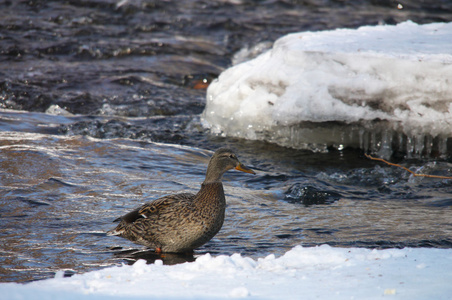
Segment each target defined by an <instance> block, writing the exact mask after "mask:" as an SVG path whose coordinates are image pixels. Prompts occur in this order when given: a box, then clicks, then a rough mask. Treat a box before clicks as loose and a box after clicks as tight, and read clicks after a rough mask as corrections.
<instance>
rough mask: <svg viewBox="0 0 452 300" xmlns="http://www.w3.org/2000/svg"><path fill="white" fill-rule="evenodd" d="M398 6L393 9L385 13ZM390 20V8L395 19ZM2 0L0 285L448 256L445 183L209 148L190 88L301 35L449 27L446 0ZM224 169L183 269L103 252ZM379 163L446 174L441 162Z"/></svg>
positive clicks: (286, 151) (176, 259)
mask: <svg viewBox="0 0 452 300" xmlns="http://www.w3.org/2000/svg"><path fill="white" fill-rule="evenodd" d="M399 4H400V3H399ZM400 5H402V4H400ZM400 5H398V3H397V2H394V1H381V2H379V1H347V2H343V1H188V0H186V1H106V0H104V1H100V0H99V1H70V2H62V1H3V2H2V3H0V74H1V77H0V109H1V110H0V153H1V155H0V166H1V169H0V236H1V239H0V245H1V246H0V262H1V263H0V281H16V282H24V281H29V280H37V279H43V278H49V277H52V276H54V274H55V272H56V271H58V270H65V273H66V274H67V276H70V275H71V274H74V273H76V272H85V271H89V270H95V269H99V268H102V267H105V266H111V265H117V264H120V263H123V262H125V263H131V262H133V261H135V260H136V259H138V258H144V259H147V260H148V261H149V262H150V263H151V262H153V261H154V260H155V259H157V258H158V259H163V260H164V262H165V263H168V264H174V263H180V262H184V261H191V260H193V259H195V258H196V255H198V254H202V253H206V252H210V253H212V254H213V255H220V254H228V255H230V254H232V253H241V254H242V255H246V256H250V257H253V258H257V257H263V256H266V255H268V254H271V253H275V254H276V255H281V254H283V253H284V252H285V251H287V250H289V249H291V248H292V247H293V246H295V245H298V244H301V245H303V246H315V245H320V244H324V243H327V244H330V245H334V246H340V247H369V248H390V247H399V248H400V247H438V248H450V247H452V197H451V191H452V180H450V179H432V178H423V177H413V176H411V175H410V174H409V173H408V172H406V171H404V170H402V169H400V168H397V167H391V166H387V165H385V164H382V163H379V162H375V161H370V160H369V159H367V158H365V157H364V155H363V152H362V151H361V150H360V149H343V150H340V151H339V150H336V149H330V151H328V152H325V153H314V152H310V151H302V150H293V149H290V148H284V147H279V146H276V145H272V144H269V143H265V142H258V141H247V140H242V139H236V138H228V137H221V136H215V135H211V134H210V133H209V132H208V131H207V130H206V129H204V128H203V127H202V126H201V121H200V114H201V112H202V111H203V109H204V105H205V88H204V87H205V85H204V82H208V81H210V80H212V79H213V78H215V77H217V76H218V75H219V73H221V71H222V70H224V69H225V68H227V67H229V66H230V65H231V62H232V59H233V57H234V54H235V53H237V52H238V51H240V50H241V49H244V48H247V47H252V46H254V45H257V44H261V45H262V44H265V43H269V44H271V42H272V41H274V40H276V39H277V38H279V37H280V36H282V35H284V34H286V33H290V32H297V31H304V30H322V29H331V28H342V27H347V28H356V27H358V26H361V25H375V24H394V23H398V22H401V21H405V20H413V21H415V22H418V23H428V22H441V21H451V20H452V5H451V4H450V2H449V1H436V4H435V5H434V6H433V5H430V6H428V5H426V4H424V1H411V3H410V4H409V5H408V4H403V5H402V6H400ZM222 146H227V147H232V148H234V149H235V150H236V152H237V154H238V156H239V158H240V159H241V160H242V162H244V163H245V164H247V165H249V166H250V167H252V168H253V169H255V170H256V173H257V175H256V176H252V175H250V174H245V173H238V172H233V171H231V172H228V173H227V174H226V175H225V179H224V185H225V191H226V195H227V202H228V206H227V211H226V220H225V224H224V226H223V228H222V230H221V231H220V233H219V234H218V235H217V236H216V237H215V238H214V239H213V240H212V241H210V242H209V243H207V244H206V245H204V246H203V247H201V248H200V249H199V250H197V251H196V253H195V255H194V256H178V255H166V256H165V257H161V256H157V255H155V254H154V253H152V252H150V251H146V249H143V248H142V247H140V246H137V245H134V244H133V243H130V242H128V241H126V240H123V239H120V238H117V237H107V236H106V235H105V232H106V231H107V230H109V229H111V228H113V226H114V224H113V223H112V222H113V220H114V219H115V218H117V217H118V216H121V215H122V214H124V213H125V212H127V211H129V210H131V209H133V208H136V207H137V206H139V205H141V204H142V203H144V202H146V201H150V200H152V199H156V198H158V197H161V196H164V195H167V194H170V193H175V192H179V191H190V192H196V190H197V189H198V188H199V186H200V183H201V182H202V181H203V179H204V178H203V176H204V174H205V169H206V165H207V162H208V159H209V157H210V155H211V153H212V151H213V150H215V149H216V148H219V147H222ZM393 159H395V160H396V161H397V162H399V163H401V164H403V165H404V166H405V167H408V168H410V169H411V170H413V171H415V172H423V173H428V174H436V175H444V176H449V175H450V174H451V173H452V163H451V161H450V159H449V158H447V157H443V158H441V159H440V160H432V158H417V159H405V158H404V157H403V156H396V157H394V158H393Z"/></svg>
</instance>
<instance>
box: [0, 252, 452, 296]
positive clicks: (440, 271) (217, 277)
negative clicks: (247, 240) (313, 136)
mask: <svg viewBox="0 0 452 300" xmlns="http://www.w3.org/2000/svg"><path fill="white" fill-rule="evenodd" d="M451 281H452V249H426V248H410V249H387V250H370V249H363V248H335V247H330V246H327V245H323V246H319V247H311V248H306V247H301V246H296V247H294V248H293V249H292V250H290V251H288V252H287V253H286V254H284V255H283V256H281V257H278V258H276V257H275V256H274V255H269V256H267V257H265V258H259V259H257V260H253V259H251V258H249V257H242V256H241V255H239V254H233V255H232V256H217V257H213V256H211V255H210V254H205V255H202V256H200V257H198V258H197V259H196V261H195V262H191V263H184V264H180V265H174V266H166V265H163V264H162V263H161V261H157V262H156V263H155V264H152V265H146V263H145V262H144V260H139V261H137V262H136V263H135V264H134V265H132V266H128V265H123V266H117V267H109V268H105V269H103V270H99V271H93V272H89V273H85V274H80V275H74V276H73V277H70V278H63V277H62V276H61V274H60V273H57V275H56V278H53V279H48V280H43V281H36V282H32V283H27V284H18V283H3V284H0V295H1V296H0V298H2V299H10V300H14V299H142V298H153V299H222V298H250V299H383V298H384V299H410V300H413V299H451V297H452V284H450V283H451Z"/></svg>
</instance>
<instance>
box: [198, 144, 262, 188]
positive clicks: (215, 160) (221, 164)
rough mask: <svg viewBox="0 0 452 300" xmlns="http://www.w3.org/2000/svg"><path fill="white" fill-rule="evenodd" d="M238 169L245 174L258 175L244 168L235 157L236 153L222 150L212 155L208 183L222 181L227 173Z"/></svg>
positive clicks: (207, 176)
mask: <svg viewBox="0 0 452 300" xmlns="http://www.w3.org/2000/svg"><path fill="white" fill-rule="evenodd" d="M231 169H236V170H238V171H242V172H245V173H251V174H256V173H255V172H254V171H253V170H251V169H250V168H248V167H246V166H244V165H243V164H242V163H241V162H240V161H239V160H238V158H237V155H235V153H234V151H232V150H231V149H227V148H220V149H218V150H217V151H215V153H214V154H213V155H212V158H211V159H210V162H209V166H208V167H207V173H206V180H205V181H204V182H205V183H207V182H218V181H221V177H222V176H223V174H224V173H225V172H226V171H229V170H231Z"/></svg>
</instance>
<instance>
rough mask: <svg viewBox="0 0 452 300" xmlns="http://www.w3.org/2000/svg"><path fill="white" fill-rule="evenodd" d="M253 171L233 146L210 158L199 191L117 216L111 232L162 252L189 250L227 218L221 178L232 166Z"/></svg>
mask: <svg viewBox="0 0 452 300" xmlns="http://www.w3.org/2000/svg"><path fill="white" fill-rule="evenodd" d="M233 168H235V169H237V170H239V171H242V172H247V173H252V174H254V172H253V171H252V170H251V169H248V168H247V167H245V166H244V165H242V164H241V163H240V162H239V161H238V159H237V157H236V155H235V154H234V152H232V151H231V150H230V149H225V148H220V149H218V150H217V151H216V152H215V153H214V155H213V156H212V158H211V159H210V162H209V166H208V167H207V172H206V179H205V180H204V182H203V183H202V185H201V189H200V190H199V192H198V193H197V194H196V195H194V194H189V193H183V194H176V195H170V196H165V197H163V198H160V199H157V200H155V201H153V202H150V203H147V204H144V205H143V206H141V207H139V208H137V209H136V210H133V211H131V212H130V213H128V214H126V215H124V216H122V217H121V218H119V219H117V221H120V223H119V224H118V226H117V227H116V228H115V229H113V230H110V231H109V232H108V233H107V234H108V235H118V236H121V237H124V238H127V239H129V240H131V241H133V242H135V243H137V244H141V245H145V246H147V247H149V248H153V249H156V250H157V251H162V252H189V251H192V250H193V249H196V248H198V247H200V246H202V245H203V244H205V243H207V242H208V241H209V240H210V239H212V238H213V237H214V236H215V234H217V233H218V231H219V230H220V229H221V226H222V225H223V221H224V213H225V208H226V198H225V196H224V190H223V184H222V183H221V178H222V176H223V174H224V173H225V172H226V171H228V170H230V169H233Z"/></svg>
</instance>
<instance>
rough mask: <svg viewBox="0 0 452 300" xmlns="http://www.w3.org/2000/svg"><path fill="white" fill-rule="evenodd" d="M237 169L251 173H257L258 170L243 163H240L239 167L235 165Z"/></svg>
mask: <svg viewBox="0 0 452 300" xmlns="http://www.w3.org/2000/svg"><path fill="white" fill-rule="evenodd" d="M235 169H236V170H238V171H242V172H245V173H250V174H254V175H256V172H254V171H253V170H251V169H250V168H248V167H246V166H244V165H242V164H241V163H239V164H238V165H237V167H235Z"/></svg>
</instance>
